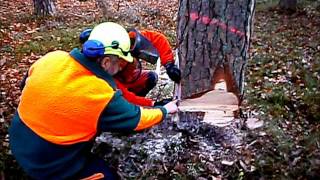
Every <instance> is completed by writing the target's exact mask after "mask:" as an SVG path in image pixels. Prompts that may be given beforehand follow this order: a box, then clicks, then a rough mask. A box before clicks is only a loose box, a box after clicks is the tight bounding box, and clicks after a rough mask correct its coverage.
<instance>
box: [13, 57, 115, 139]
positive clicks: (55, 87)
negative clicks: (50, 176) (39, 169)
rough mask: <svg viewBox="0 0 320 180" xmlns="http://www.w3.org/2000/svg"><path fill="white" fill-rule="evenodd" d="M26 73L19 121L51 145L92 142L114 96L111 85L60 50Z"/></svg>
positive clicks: (19, 109)
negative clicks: (101, 117)
mask: <svg viewBox="0 0 320 180" xmlns="http://www.w3.org/2000/svg"><path fill="white" fill-rule="evenodd" d="M29 73H30V74H29V77H28V78H27V81H26V85H25V87H24V89H23V91H22V95H21V100H20V104H19V107H18V112H19V115H20V117H21V120H22V121H23V122H24V123H25V124H26V125H27V126H28V127H29V128H30V129H32V130H33V131H34V132H35V133H36V134H37V135H39V136H40V137H42V138H44V139H46V140H48V141H50V142H52V143H56V144H73V143H77V142H83V141H88V140H91V139H92V138H93V137H94V136H95V134H96V131H97V123H98V119H99V116H100V114H101V112H102V111H103V109H104V108H105V107H106V105H107V104H108V102H109V101H110V100H111V98H112V97H113V95H114V91H113V89H112V88H111V86H109V85H108V84H107V83H106V81H104V80H102V79H100V78H98V77H96V76H95V75H94V74H92V72H90V71H89V70H87V69H86V68H84V67H83V66H82V65H80V64H79V63H78V62H77V61H76V60H74V59H73V58H72V57H71V56H70V55H69V54H68V53H66V52H62V51H56V52H52V53H49V54H47V55H46V56H44V57H43V58H41V59H40V60H38V61H37V62H36V63H35V64H34V65H33V66H32V67H31V69H30V71H29Z"/></svg>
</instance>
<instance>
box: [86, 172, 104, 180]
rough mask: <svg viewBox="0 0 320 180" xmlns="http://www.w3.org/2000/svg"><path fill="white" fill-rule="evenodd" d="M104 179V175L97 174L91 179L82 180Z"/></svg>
mask: <svg viewBox="0 0 320 180" xmlns="http://www.w3.org/2000/svg"><path fill="white" fill-rule="evenodd" d="M103 178H104V175H103V174H102V173H95V174H93V175H91V176H89V177H86V178H82V179H81V180H98V179H103Z"/></svg>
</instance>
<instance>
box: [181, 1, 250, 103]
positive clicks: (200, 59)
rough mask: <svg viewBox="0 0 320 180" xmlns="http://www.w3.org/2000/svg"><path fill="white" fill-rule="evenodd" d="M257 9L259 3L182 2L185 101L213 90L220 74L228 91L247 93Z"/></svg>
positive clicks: (182, 60) (238, 93)
mask: <svg viewBox="0 0 320 180" xmlns="http://www.w3.org/2000/svg"><path fill="white" fill-rule="evenodd" d="M254 7H255V0H237V1H235V0H180V4H179V12H178V29H177V38H178V57H179V60H180V69H181V70H182V82H181V83H182V93H181V95H182V99H184V98H188V97H196V96H198V95H199V94H201V93H204V92H207V91H209V90H212V89H213V88H214V84H215V82H216V81H218V80H219V78H220V77H217V75H219V74H220V72H224V73H222V74H224V79H225V80H226V82H227V89H228V91H231V92H234V93H235V94H236V95H242V94H243V85H244V73H245V67H246V61H247V58H248V48H249V45H250V36H251V31H252V29H251V26H252V18H253V14H254Z"/></svg>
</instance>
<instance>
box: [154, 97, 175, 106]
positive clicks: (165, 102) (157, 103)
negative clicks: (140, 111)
mask: <svg viewBox="0 0 320 180" xmlns="http://www.w3.org/2000/svg"><path fill="white" fill-rule="evenodd" d="M171 101H172V98H168V99H163V100H161V101H156V102H155V103H154V104H153V105H154V106H164V105H166V104H168V103H169V102H171Z"/></svg>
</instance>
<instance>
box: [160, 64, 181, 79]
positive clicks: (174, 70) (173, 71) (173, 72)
mask: <svg viewBox="0 0 320 180" xmlns="http://www.w3.org/2000/svg"><path fill="white" fill-rule="evenodd" d="M164 67H165V68H166V71H167V74H168V76H169V78H170V79H171V80H172V81H174V82H175V83H180V80H181V72H180V69H178V67H177V66H176V65H174V64H173V63H172V62H169V63H167V64H166V65H165V66H164Z"/></svg>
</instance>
